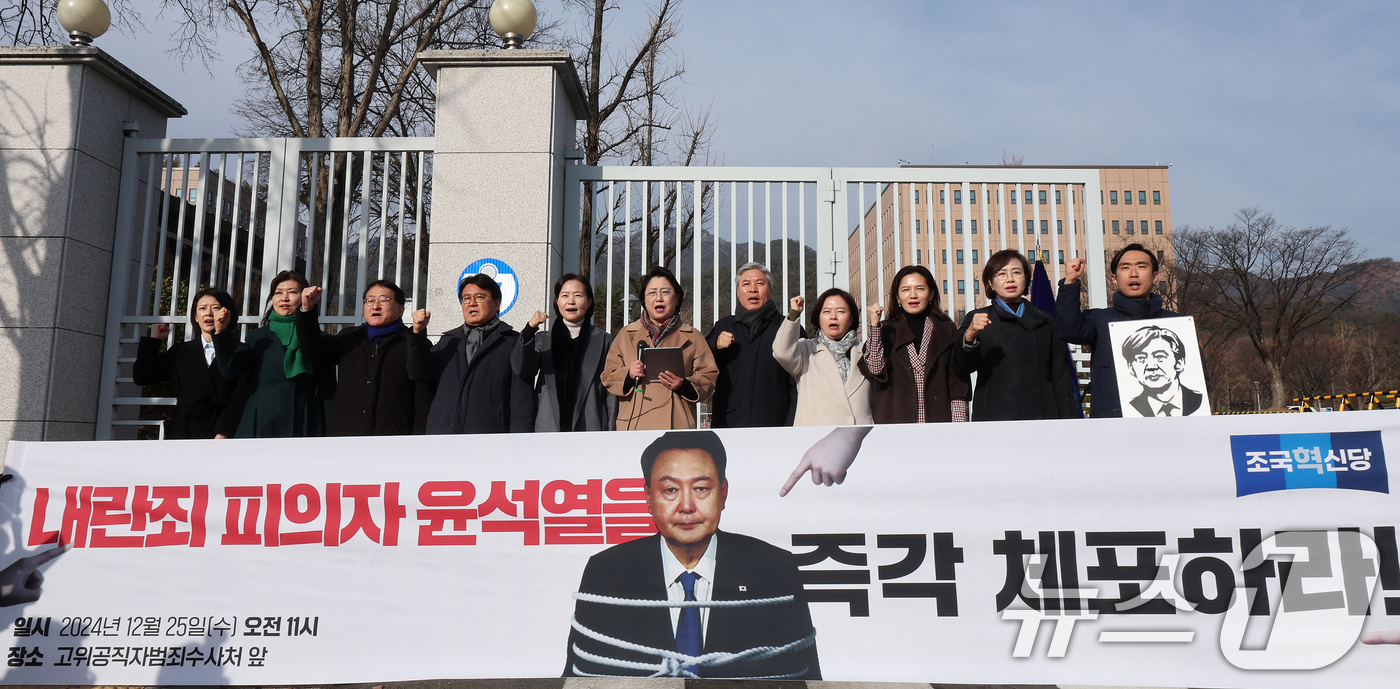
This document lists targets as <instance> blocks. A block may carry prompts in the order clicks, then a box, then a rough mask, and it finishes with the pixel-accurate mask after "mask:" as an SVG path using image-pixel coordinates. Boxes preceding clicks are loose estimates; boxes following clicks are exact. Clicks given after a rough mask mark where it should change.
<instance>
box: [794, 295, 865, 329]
mask: <svg viewBox="0 0 1400 689" xmlns="http://www.w3.org/2000/svg"><path fill="white" fill-rule="evenodd" d="M832 297H841V298H842V299H845V300H846V308H848V309H850V310H851V329H853V330H854V329H856V328H858V327H860V306H858V305H857V304H856V298H855V297H853V296H851V293H850V292H847V291H846V290H843V289H841V288H840V287H832V288H831V289H829V290H827V291H825V292H822V293H821V294H820V295H818V296H817V300H816V301H814V302H812V312H811V313H810V314H808V316H807V320H809V321H811V323H812V327H813V328H815V329H817V330H821V329H822V326H821V315H822V309H823V308H824V307H825V306H826V300H827V299H830V298H832Z"/></svg>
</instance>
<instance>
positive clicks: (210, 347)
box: [204, 340, 214, 366]
mask: <svg viewBox="0 0 1400 689" xmlns="http://www.w3.org/2000/svg"><path fill="white" fill-rule="evenodd" d="M204 365H205V366H213V365H214V343H213V342H210V341H209V340H205V341H204Z"/></svg>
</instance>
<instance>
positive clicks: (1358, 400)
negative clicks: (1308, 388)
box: [1293, 390, 1400, 411]
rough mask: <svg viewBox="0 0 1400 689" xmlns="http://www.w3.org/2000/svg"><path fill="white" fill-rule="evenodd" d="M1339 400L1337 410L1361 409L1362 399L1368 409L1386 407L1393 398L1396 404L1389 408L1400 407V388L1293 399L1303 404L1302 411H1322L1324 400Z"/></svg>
mask: <svg viewBox="0 0 1400 689" xmlns="http://www.w3.org/2000/svg"><path fill="white" fill-rule="evenodd" d="M1333 400H1336V401H1337V411H1346V410H1348V409H1361V408H1362V407H1361V405H1362V400H1365V405H1366V406H1365V408H1366V409H1386V408H1387V406H1386V400H1392V401H1393V402H1394V404H1392V405H1390V406H1389V408H1393V409H1400V390H1377V391H1375V392H1351V393H1347V394H1345V395H1317V396H1313V397H1295V398H1293V401H1294V402H1295V403H1298V404H1299V405H1300V406H1302V409H1301V410H1300V411H1321V410H1322V403H1323V402H1331V401H1333ZM1313 402H1316V403H1317V408H1316V409H1314V408H1313V407H1312V404H1311V403H1313Z"/></svg>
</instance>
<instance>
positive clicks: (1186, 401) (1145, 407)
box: [1132, 385, 1203, 416]
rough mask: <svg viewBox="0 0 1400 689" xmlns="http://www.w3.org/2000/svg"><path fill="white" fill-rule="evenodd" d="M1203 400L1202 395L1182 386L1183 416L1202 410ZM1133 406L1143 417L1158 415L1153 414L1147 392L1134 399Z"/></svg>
mask: <svg viewBox="0 0 1400 689" xmlns="http://www.w3.org/2000/svg"><path fill="white" fill-rule="evenodd" d="M1202 399H1203V397H1202V395H1201V393H1199V392H1196V391H1195V390H1192V389H1191V388H1188V387H1186V386H1185V385H1183V386H1181V404H1182V406H1183V409H1182V410H1181V415H1182V416H1190V415H1192V414H1194V413H1196V410H1198V409H1200V408H1201V400H1202ZM1132 405H1133V409H1136V410H1138V413H1139V414H1142V415H1143V416H1156V414H1153V413H1152V405H1151V404H1150V403H1149V402H1148V401H1147V392H1145V391H1144V392H1143V393H1142V394H1141V395H1138V396H1137V397H1134V398H1133V399H1132Z"/></svg>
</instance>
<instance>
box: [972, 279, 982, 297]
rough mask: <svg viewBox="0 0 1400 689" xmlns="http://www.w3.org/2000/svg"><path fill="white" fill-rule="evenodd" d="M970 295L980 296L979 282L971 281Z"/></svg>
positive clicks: (980, 284) (980, 286) (980, 287)
mask: <svg viewBox="0 0 1400 689" xmlns="http://www.w3.org/2000/svg"><path fill="white" fill-rule="evenodd" d="M972 293H973V294H981V293H982V283H980V282H978V281H976V280H973V281H972Z"/></svg>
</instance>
